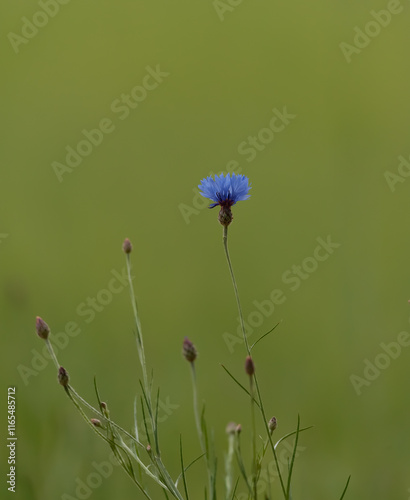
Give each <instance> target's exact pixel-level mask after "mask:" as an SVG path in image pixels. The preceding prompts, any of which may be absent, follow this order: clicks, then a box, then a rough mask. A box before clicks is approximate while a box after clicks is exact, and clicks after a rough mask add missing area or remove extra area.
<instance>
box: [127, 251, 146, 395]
mask: <svg viewBox="0 0 410 500" xmlns="http://www.w3.org/2000/svg"><path fill="white" fill-rule="evenodd" d="M126 257H127V258H126V261H127V272H128V282H129V284H130V296H131V303H132V310H133V312H134V318H135V324H136V327H137V346H138V354H139V358H140V362H141V368H142V376H143V379H144V387H145V392H146V396H147V398H148V400H149V402H150V404H151V390H150V389H151V388H150V385H149V383H148V374H147V363H146V361H145V350H144V340H143V338H142V328H141V321H140V318H139V315H138V309H137V300H136V298H135V293H134V285H133V284H132V276H131V259H130V254H127V256H126Z"/></svg>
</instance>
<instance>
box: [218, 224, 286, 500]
mask: <svg viewBox="0 0 410 500" xmlns="http://www.w3.org/2000/svg"><path fill="white" fill-rule="evenodd" d="M223 244H224V250H225V255H226V260H227V261H228V267H229V271H230V273H231V278H232V283H233V288H234V291H235V297H236V303H237V306H238V312H239V320H240V323H241V328H242V334H243V340H244V342H245V346H246V351H247V353H248V356H250V354H251V350H250V348H249V344H248V339H247V337H246V332H245V323H244V320H243V313H242V307H241V302H240V300H239V292H238V287H237V286H236V280H235V275H234V272H233V268H232V264H231V259H230V257H229V251H228V227H227V226H224V228H223ZM253 379H254V381H255V388H256V393H257V395H258V400H259V407H260V410H261V413H262V418H263V421H264V424H265V429H266V433H267V435H268V438H269V443H270V445H271V449H272V453H273V457H274V460H275V464H276V469H277V471H278V476H279V481H280V485H281V488H282V492H283V495H284V497H285V499H287V498H288V496H287V491H286V488H285V484H284V482H283V477H282V473H281V470H280V466H279V461H278V457H277V455H276V450H275V447H274V445H273V441H272V436H271V433H270V431H269V426H268V419H267V418H266V413H265V409H264V407H263V401H262V396H261V393H260V389H259V384H258V379H257V377H256V374H255V373H254V374H253Z"/></svg>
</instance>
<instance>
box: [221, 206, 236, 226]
mask: <svg viewBox="0 0 410 500" xmlns="http://www.w3.org/2000/svg"><path fill="white" fill-rule="evenodd" d="M218 220H219V222H220V224H222V225H223V226H225V227H228V226H229V224H230V223H231V222H232V220H233V215H232V211H231V207H227V206H222V207H221V210H220V211H219V214H218Z"/></svg>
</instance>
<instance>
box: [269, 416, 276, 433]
mask: <svg viewBox="0 0 410 500" xmlns="http://www.w3.org/2000/svg"><path fill="white" fill-rule="evenodd" d="M277 426H278V421H277V420H276V417H272V418H271V419H270V420H269V422H268V427H269V430H270V433H271V434H272V432H273V431H274V430H275V429H276V427H277Z"/></svg>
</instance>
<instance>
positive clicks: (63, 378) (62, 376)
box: [58, 366, 69, 387]
mask: <svg viewBox="0 0 410 500" xmlns="http://www.w3.org/2000/svg"><path fill="white" fill-rule="evenodd" d="M58 381H59V383H60V384H61V385H62V386H63V387H67V385H68V381H69V377H68V372H67V370H66V369H65V368H63V367H62V366H60V368H59V370H58Z"/></svg>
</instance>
